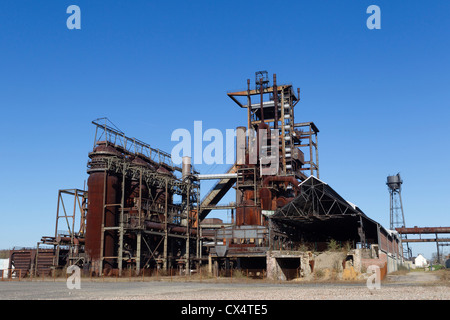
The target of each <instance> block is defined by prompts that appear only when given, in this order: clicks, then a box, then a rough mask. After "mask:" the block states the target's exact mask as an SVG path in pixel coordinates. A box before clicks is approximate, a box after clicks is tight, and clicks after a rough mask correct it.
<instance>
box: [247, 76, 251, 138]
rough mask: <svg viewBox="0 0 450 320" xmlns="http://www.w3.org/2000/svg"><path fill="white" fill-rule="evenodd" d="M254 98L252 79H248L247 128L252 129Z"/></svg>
mask: <svg viewBox="0 0 450 320" xmlns="http://www.w3.org/2000/svg"><path fill="white" fill-rule="evenodd" d="M251 116H252V98H251V96H250V79H247V130H248V131H250V129H251V126H252V120H251Z"/></svg>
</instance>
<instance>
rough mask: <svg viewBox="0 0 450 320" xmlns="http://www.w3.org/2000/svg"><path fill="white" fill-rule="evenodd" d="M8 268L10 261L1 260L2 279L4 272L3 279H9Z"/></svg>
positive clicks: (0, 271)
mask: <svg viewBox="0 0 450 320" xmlns="http://www.w3.org/2000/svg"><path fill="white" fill-rule="evenodd" d="M8 267H9V259H0V279H1V277H2V276H1V273H2V272H3V279H6V278H7V277H8Z"/></svg>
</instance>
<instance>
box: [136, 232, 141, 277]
mask: <svg viewBox="0 0 450 320" xmlns="http://www.w3.org/2000/svg"><path fill="white" fill-rule="evenodd" d="M141 238H142V232H141V230H139V231H138V233H137V234H136V275H137V276H138V275H139V273H140V272H141Z"/></svg>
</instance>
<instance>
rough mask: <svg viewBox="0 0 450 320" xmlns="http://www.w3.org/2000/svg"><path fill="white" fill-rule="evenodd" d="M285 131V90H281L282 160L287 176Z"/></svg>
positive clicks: (284, 172)
mask: <svg viewBox="0 0 450 320" xmlns="http://www.w3.org/2000/svg"><path fill="white" fill-rule="evenodd" d="M284 135H285V130H284V89H283V90H281V159H282V161H283V174H286V142H285V136H284Z"/></svg>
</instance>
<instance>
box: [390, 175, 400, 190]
mask: <svg viewBox="0 0 450 320" xmlns="http://www.w3.org/2000/svg"><path fill="white" fill-rule="evenodd" d="M402 183H403V181H402V179H401V178H400V173H397V174H396V175H395V176H388V177H387V183H386V184H387V185H388V187H389V188H390V189H391V190H398V189H400V187H401V184H402Z"/></svg>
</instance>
